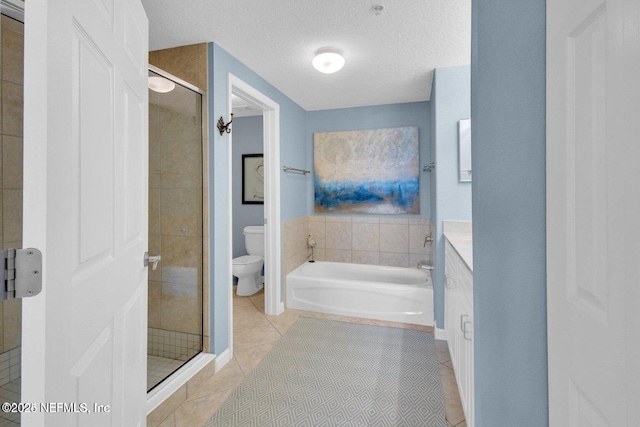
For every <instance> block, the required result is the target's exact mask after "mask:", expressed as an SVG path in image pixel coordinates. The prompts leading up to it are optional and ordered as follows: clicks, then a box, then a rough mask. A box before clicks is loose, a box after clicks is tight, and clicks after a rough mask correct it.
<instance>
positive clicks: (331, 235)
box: [326, 221, 351, 250]
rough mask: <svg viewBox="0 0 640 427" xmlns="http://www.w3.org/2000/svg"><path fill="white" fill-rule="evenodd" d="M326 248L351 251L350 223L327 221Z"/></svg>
mask: <svg viewBox="0 0 640 427" xmlns="http://www.w3.org/2000/svg"><path fill="white" fill-rule="evenodd" d="M326 226H327V234H326V239H327V240H326V248H327V249H340V250H351V221H349V222H332V221H327V224H326Z"/></svg>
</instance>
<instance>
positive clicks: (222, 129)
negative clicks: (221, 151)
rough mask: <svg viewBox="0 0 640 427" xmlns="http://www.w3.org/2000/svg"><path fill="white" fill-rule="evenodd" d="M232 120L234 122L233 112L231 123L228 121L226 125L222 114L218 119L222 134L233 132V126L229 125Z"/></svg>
mask: <svg viewBox="0 0 640 427" xmlns="http://www.w3.org/2000/svg"><path fill="white" fill-rule="evenodd" d="M231 122H233V113H231V120H229V123H227V124H226V125H225V124H224V120H223V119H222V116H220V118H219V119H218V130H219V131H220V135H222V134H223V133H225V132H227V133H231V128H230V127H229V125H230V124H231Z"/></svg>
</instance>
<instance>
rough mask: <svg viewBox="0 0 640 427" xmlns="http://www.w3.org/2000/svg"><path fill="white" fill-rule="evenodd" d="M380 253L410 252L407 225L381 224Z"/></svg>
mask: <svg viewBox="0 0 640 427" xmlns="http://www.w3.org/2000/svg"><path fill="white" fill-rule="evenodd" d="M380 252H399V253H408V252H409V227H408V226H407V225H396V224H388V223H384V224H382V223H381V224H380Z"/></svg>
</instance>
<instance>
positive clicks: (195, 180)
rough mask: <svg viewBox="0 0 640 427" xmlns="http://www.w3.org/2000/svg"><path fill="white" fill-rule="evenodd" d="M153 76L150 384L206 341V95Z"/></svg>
mask: <svg viewBox="0 0 640 427" xmlns="http://www.w3.org/2000/svg"><path fill="white" fill-rule="evenodd" d="M158 72H160V71H158ZM149 77H151V78H152V79H150V82H149V87H150V89H149V254H150V255H160V256H161V258H162V259H161V261H160V263H159V264H158V266H157V268H156V269H155V270H152V269H151V267H150V268H149V318H148V319H149V335H148V359H147V360H148V368H147V372H148V373H147V389H148V390H151V389H152V388H154V387H155V386H157V385H158V384H159V383H160V382H161V381H162V380H164V379H165V378H166V377H167V376H169V375H171V373H173V372H174V371H176V370H177V369H179V368H180V367H181V366H182V365H183V364H185V363H186V362H187V361H188V360H189V359H191V358H192V357H194V356H195V355H197V354H198V353H200V352H201V351H202V348H203V342H202V339H203V337H202V335H203V330H202V328H203V317H202V308H203V301H202V298H203V296H202V283H203V279H202V270H203V269H202V258H203V257H202V254H203V250H202V248H203V206H202V200H203V173H202V170H203V168H202V162H203V158H202V157H203V155H202V151H203V150H202V147H203V146H202V144H203V141H202V94H201V93H199V92H197V91H196V90H192V89H190V88H188V87H186V86H183V85H181V84H179V83H176V82H174V81H173V80H172V79H171V78H166V77H170V76H168V75H167V74H165V73H162V75H159V74H158V73H155V72H153V71H149ZM156 85H157V86H156ZM159 91H165V92H159Z"/></svg>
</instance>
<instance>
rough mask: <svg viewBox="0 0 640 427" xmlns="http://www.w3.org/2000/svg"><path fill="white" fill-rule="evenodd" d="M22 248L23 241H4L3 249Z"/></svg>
mask: <svg viewBox="0 0 640 427" xmlns="http://www.w3.org/2000/svg"><path fill="white" fill-rule="evenodd" d="M20 248H22V241H18V242H2V250H5V249H20Z"/></svg>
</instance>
